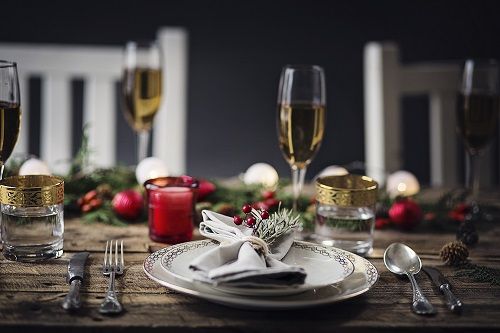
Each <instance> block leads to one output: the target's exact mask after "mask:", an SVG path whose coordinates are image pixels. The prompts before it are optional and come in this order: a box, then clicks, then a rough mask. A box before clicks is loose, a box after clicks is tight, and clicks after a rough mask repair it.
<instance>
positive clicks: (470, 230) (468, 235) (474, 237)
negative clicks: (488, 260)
mask: <svg viewBox="0 0 500 333" xmlns="http://www.w3.org/2000/svg"><path fill="white" fill-rule="evenodd" d="M457 240H459V241H462V242H463V243H464V244H465V245H475V244H477V242H478V240H479V235H478V234H477V231H476V227H475V226H474V223H472V222H469V221H465V222H462V223H461V224H460V226H459V227H458V230H457Z"/></svg>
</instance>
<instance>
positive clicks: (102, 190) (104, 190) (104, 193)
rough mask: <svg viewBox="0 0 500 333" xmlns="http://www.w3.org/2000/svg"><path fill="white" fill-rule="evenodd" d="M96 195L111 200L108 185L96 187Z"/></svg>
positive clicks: (111, 195) (111, 194) (111, 191)
mask: <svg viewBox="0 0 500 333" xmlns="http://www.w3.org/2000/svg"><path fill="white" fill-rule="evenodd" d="M96 191H97V194H98V195H99V196H101V197H103V198H106V199H112V198H113V189H112V188H111V185H109V184H101V185H99V186H97V187H96Z"/></svg>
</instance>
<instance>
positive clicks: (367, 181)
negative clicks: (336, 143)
mask: <svg viewBox="0 0 500 333" xmlns="http://www.w3.org/2000/svg"><path fill="white" fill-rule="evenodd" d="M377 191H378V184H377V182H376V181H374V180H373V179H372V178H370V177H367V176H362V175H353V174H347V175H342V176H326V177H319V178H317V179H316V219H315V226H314V235H313V238H314V239H315V240H316V241H317V242H319V243H321V244H323V245H327V246H334V247H338V248H341V249H344V250H347V251H350V252H353V253H356V254H359V255H362V256H366V255H367V254H369V253H370V252H371V251H372V249H373V232H374V227H375V204H376V202H377Z"/></svg>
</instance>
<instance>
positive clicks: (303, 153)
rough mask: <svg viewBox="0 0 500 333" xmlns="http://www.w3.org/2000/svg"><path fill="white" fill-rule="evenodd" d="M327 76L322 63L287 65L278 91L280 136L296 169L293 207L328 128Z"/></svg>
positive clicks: (281, 147) (280, 140)
mask: <svg viewBox="0 0 500 333" xmlns="http://www.w3.org/2000/svg"><path fill="white" fill-rule="evenodd" d="M325 112H326V94H325V75H324V71H323V69H322V68H321V67H319V66H314V65H287V66H285V67H283V70H282V72H281V78H280V83H279V90H278V117H277V126H278V138H279V145H280V149H281V151H282V153H283V155H284V157H285V159H286V160H287V162H288V164H290V167H291V168H292V182H293V209H294V210H297V202H298V198H299V196H300V193H301V192H302V187H303V186H304V179H305V175H306V171H307V166H308V165H309V164H310V163H311V161H312V159H313V158H314V156H315V155H316V153H317V151H318V149H319V147H320V145H321V141H322V140H323V133H324V127H325Z"/></svg>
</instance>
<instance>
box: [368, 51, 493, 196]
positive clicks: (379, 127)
mask: <svg viewBox="0 0 500 333" xmlns="http://www.w3.org/2000/svg"><path fill="white" fill-rule="evenodd" d="M460 72H461V68H460V64H458V63H432V64H427V63H424V64H411V65H402V64H401V63H400V60H399V49H398V47H397V46H396V45H395V44H393V43H378V42H371V43H368V44H367V45H366V46H365V49H364V98H365V101H364V102H365V107H364V109H365V159H366V166H367V173H368V175H370V176H372V177H373V178H375V179H377V180H379V181H380V182H382V183H383V182H384V181H385V177H386V174H387V173H388V172H393V171H396V170H399V169H401V167H402V165H403V164H402V162H403V161H402V149H403V147H402V136H401V130H402V123H401V110H400V109H401V101H400V98H401V96H403V95H416V94H419V95H421V94H427V95H429V111H430V112H429V113H430V117H429V122H430V123H429V128H430V164H431V165H430V171H431V172H430V174H431V185H433V186H455V185H457V182H458V178H459V177H458V174H457V173H458V168H457V162H458V153H457V143H458V142H457V140H458V139H459V138H458V137H457V134H456V130H455V126H456V125H455V123H456V121H455V120H456V115H455V113H456V110H455V108H456V98H457V97H456V94H457V89H458V83H459V82H460V81H459V76H460ZM489 155H490V154H488V158H491V157H490V156H489ZM484 162H486V163H491V161H489V160H487V159H486V161H484ZM486 171H487V170H485V173H483V175H482V178H483V179H482V182H483V181H484V182H488V179H491V175H489V174H487V172H486Z"/></svg>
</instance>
